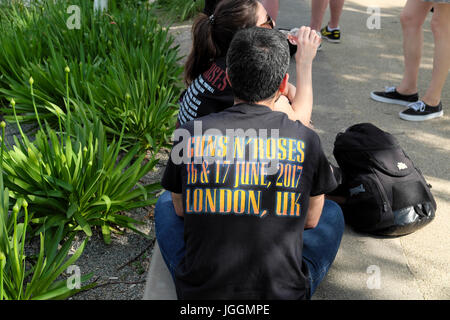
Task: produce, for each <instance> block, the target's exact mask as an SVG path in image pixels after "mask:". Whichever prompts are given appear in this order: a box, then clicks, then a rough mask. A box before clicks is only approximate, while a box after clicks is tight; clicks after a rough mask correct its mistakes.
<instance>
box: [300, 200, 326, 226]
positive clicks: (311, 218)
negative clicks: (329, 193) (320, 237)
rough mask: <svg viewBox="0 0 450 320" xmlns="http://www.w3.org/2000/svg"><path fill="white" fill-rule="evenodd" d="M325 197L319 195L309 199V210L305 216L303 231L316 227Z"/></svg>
mask: <svg viewBox="0 0 450 320" xmlns="http://www.w3.org/2000/svg"><path fill="white" fill-rule="evenodd" d="M324 203H325V195H323V194H321V195H318V196H315V197H310V198H309V208H308V213H307V214H306V221H305V229H312V228H315V227H316V226H317V224H318V223H319V220H320V216H321V215H322V209H323V205H324Z"/></svg>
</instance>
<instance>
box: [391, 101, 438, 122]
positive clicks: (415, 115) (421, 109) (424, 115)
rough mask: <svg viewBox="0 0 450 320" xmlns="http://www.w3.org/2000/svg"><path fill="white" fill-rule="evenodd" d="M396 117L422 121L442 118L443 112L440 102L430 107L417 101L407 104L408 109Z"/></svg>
mask: <svg viewBox="0 0 450 320" xmlns="http://www.w3.org/2000/svg"><path fill="white" fill-rule="evenodd" d="M398 115H399V116H400V118H402V119H403V120H408V121H424V120H430V119H434V118H439V117H442V116H443V115H444V111H442V102H439V104H438V105H437V106H436V107H432V106H429V105H427V104H426V103H425V102H423V101H421V100H419V101H417V102H414V103H411V104H409V105H408V109H406V110H404V111H402V112H400V113H399V114H398Z"/></svg>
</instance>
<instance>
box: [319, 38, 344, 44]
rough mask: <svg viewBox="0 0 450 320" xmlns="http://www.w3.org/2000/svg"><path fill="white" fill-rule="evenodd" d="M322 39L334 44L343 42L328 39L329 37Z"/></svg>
mask: <svg viewBox="0 0 450 320" xmlns="http://www.w3.org/2000/svg"><path fill="white" fill-rule="evenodd" d="M322 39H325V40H327V41H328V42H332V43H339V42H341V40H333V39H328V38H327V37H322Z"/></svg>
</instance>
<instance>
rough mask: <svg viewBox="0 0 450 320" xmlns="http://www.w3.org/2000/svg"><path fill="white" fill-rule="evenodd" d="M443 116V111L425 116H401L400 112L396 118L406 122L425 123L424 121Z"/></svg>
mask: <svg viewBox="0 0 450 320" xmlns="http://www.w3.org/2000/svg"><path fill="white" fill-rule="evenodd" d="M443 115H444V111H443V110H442V111H439V112H435V113H430V114H427V115H426V116H410V115H407V114H403V113H402V112H400V113H399V114H398V116H399V117H400V118H401V119H403V120H407V121H425V120H430V119H434V118H439V117H442V116H443Z"/></svg>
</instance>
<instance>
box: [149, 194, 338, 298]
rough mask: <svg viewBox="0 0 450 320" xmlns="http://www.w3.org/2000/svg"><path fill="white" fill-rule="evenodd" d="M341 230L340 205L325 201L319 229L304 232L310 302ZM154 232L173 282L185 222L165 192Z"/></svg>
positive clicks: (183, 245)
mask: <svg viewBox="0 0 450 320" xmlns="http://www.w3.org/2000/svg"><path fill="white" fill-rule="evenodd" d="M344 227H345V223H344V216H343V214H342V210H341V208H340V207H339V205H338V204H336V203H335V202H333V201H330V200H325V205H324V206H323V210H322V215H321V217H320V220H319V223H318V225H317V226H316V227H315V228H313V229H307V230H305V231H304V232H303V259H304V261H305V263H306V265H307V267H308V270H309V281H310V288H311V290H310V298H311V296H312V295H313V294H314V292H315V291H316V288H317V286H318V285H319V283H320V282H321V281H322V279H323V278H324V277H325V275H326V274H327V272H328V269H329V268H330V266H331V264H332V263H333V261H334V258H335V257H336V254H337V251H338V249H339V245H340V243H341V239H342V235H343V233H344ZM155 232H156V239H157V240H158V244H159V247H160V250H161V255H162V257H163V259H164V261H165V262H166V264H167V267H168V268H169V271H170V273H171V274H172V277H173V278H174V274H175V269H176V267H177V266H178V264H179V262H180V261H181V259H182V258H183V256H184V253H185V244H184V221H183V218H180V217H179V216H177V215H176V213H175V208H174V207H173V203H172V196H171V193H170V192H168V191H165V192H164V193H163V194H162V195H161V196H160V197H159V199H158V202H157V203H156V207H155Z"/></svg>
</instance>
